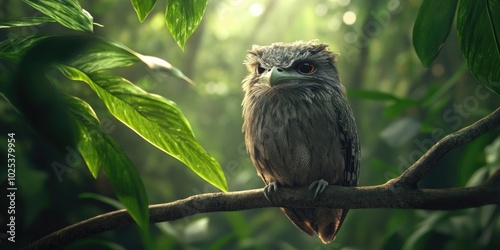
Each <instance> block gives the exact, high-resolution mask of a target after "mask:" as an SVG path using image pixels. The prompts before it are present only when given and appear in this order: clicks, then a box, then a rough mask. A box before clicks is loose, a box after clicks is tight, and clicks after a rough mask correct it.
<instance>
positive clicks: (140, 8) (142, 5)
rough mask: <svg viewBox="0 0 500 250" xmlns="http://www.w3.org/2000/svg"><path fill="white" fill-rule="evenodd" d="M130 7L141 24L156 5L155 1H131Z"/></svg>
mask: <svg viewBox="0 0 500 250" xmlns="http://www.w3.org/2000/svg"><path fill="white" fill-rule="evenodd" d="M131 1H132V6H134V10H135V12H136V13H137V17H138V18H139V21H140V22H141V23H142V22H143V21H144V19H146V17H147V16H148V14H149V12H151V10H152V9H153V7H154V6H155V4H156V0H131Z"/></svg>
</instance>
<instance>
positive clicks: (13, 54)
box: [0, 35, 50, 61]
mask: <svg viewBox="0 0 500 250" xmlns="http://www.w3.org/2000/svg"><path fill="white" fill-rule="evenodd" d="M48 37H50V36H48V35H27V36H16V37H13V38H10V39H7V40H5V41H3V42H1V43H0V57H3V58H7V59H11V60H14V61H20V60H21V58H22V56H23V55H24V53H26V51H27V50H28V49H29V48H31V47H32V46H34V45H35V44H37V43H38V42H40V41H42V40H44V39H46V38H48Z"/></svg>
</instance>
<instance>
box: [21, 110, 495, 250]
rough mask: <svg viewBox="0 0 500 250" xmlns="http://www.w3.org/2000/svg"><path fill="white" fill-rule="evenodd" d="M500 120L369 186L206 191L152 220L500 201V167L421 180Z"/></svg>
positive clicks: (56, 236)
mask: <svg viewBox="0 0 500 250" xmlns="http://www.w3.org/2000/svg"><path fill="white" fill-rule="evenodd" d="M499 124H500V108H498V109H497V110H495V111H494V112H493V113H491V114H490V115H488V116H486V117H485V118H483V119H481V120H479V121H478V122H476V123H474V124H472V125H470V126H468V127H466V128H464V129H461V130H460V131H457V132H456V133H453V134H450V135H448V136H446V137H444V138H443V139H442V140H440V141H439V142H437V143H436V144H435V145H434V146H433V147H431V149H429V151H427V152H426V153H425V154H424V155H423V156H422V157H421V158H420V159H419V160H418V161H417V162H415V163H414V164H413V165H412V166H411V167H410V168H408V169H407V170H406V171H405V172H404V173H403V174H402V175H401V176H399V177H397V178H396V179H392V180H390V181H388V182H387V183H385V184H382V185H377V186H366V187H342V186H329V187H328V188H327V189H326V190H325V191H324V192H323V193H322V194H321V196H320V197H317V198H316V199H314V198H313V195H312V191H310V190H308V189H307V187H304V188H285V187H281V188H280V189H279V190H278V191H277V192H276V193H275V195H273V196H272V202H270V201H268V200H267V199H266V198H265V196H264V194H263V189H253V190H247V191H237V192H229V193H207V194H200V195H194V196H191V197H188V198H186V199H182V200H178V201H174V202H170V203H165V204H158V205H150V206H149V212H150V222H151V223H157V222H165V221H172V220H178V219H181V218H185V217H188V216H191V215H195V214H201V213H210V212H223V211H241V210H248V209H255V208H263V207H293V208H302V207H330V208H350V209H353V208H403V209H439V210H451V209H461V208H470V207H479V206H483V205H487V204H497V205H500V169H499V170H497V171H496V172H495V173H494V174H493V175H492V176H491V177H490V178H489V179H488V180H487V181H486V182H484V183H483V184H481V185H479V186H476V187H463V188H447V189H419V188H417V187H416V183H417V182H418V181H419V180H420V179H421V178H422V177H423V176H424V175H425V174H426V173H427V172H428V171H429V170H430V169H431V168H432V167H433V166H434V165H435V164H436V162H437V161H438V160H440V159H441V158H442V157H443V156H444V155H445V154H446V153H447V152H448V151H449V150H451V149H452V148H455V147H458V146H461V145H464V144H466V143H468V142H470V141H472V140H473V139H475V138H477V137H478V136H479V135H481V134H484V133H486V132H488V131H490V130H492V129H494V128H495V127H498V126H499ZM133 223H134V220H133V219H132V218H131V217H130V215H129V214H128V213H127V211H126V210H124V209H122V210H118V211H114V212H110V213H106V214H102V215H99V216H96V217H93V218H90V219H88V220H85V221H81V222H79V223H76V224H73V225H71V226H68V227H66V228H63V229H61V230H59V231H56V232H54V233H52V234H50V235H47V236H45V237H43V238H41V239H39V240H37V241H35V242H33V243H31V244H30V245H28V246H26V247H24V248H23V249H52V248H56V247H62V246H64V245H67V244H69V243H71V242H74V241H77V240H79V239H82V238H85V237H88V236H91V235H95V234H99V233H102V232H105V231H109V230H113V229H117V228H121V227H124V226H126V225H130V224H133Z"/></svg>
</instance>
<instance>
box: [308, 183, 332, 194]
mask: <svg viewBox="0 0 500 250" xmlns="http://www.w3.org/2000/svg"><path fill="white" fill-rule="evenodd" d="M327 186H328V182H327V181H325V180H323V179H321V180H315V181H313V183H311V185H309V190H314V189H316V190H315V191H314V198H316V196H318V194H321V193H322V192H323V191H325V189H326V187H327Z"/></svg>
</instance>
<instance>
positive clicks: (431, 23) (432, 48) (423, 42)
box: [413, 0, 458, 67]
mask: <svg viewBox="0 0 500 250" xmlns="http://www.w3.org/2000/svg"><path fill="white" fill-rule="evenodd" d="M457 3H458V0H439V1H436V0H424V2H423V3H422V6H420V10H419V11H418V16H417V20H416V21H415V26H414V27H413V47H415V51H416V52H417V55H418V58H420V61H421V62H422V64H423V65H424V66H425V67H429V66H430V65H431V63H432V61H434V58H436V56H437V55H438V53H439V50H441V47H442V46H443V44H444V42H445V40H446V38H447V37H448V34H450V30H451V26H452V24H453V19H454V17H455V11H456V9H457Z"/></svg>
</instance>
